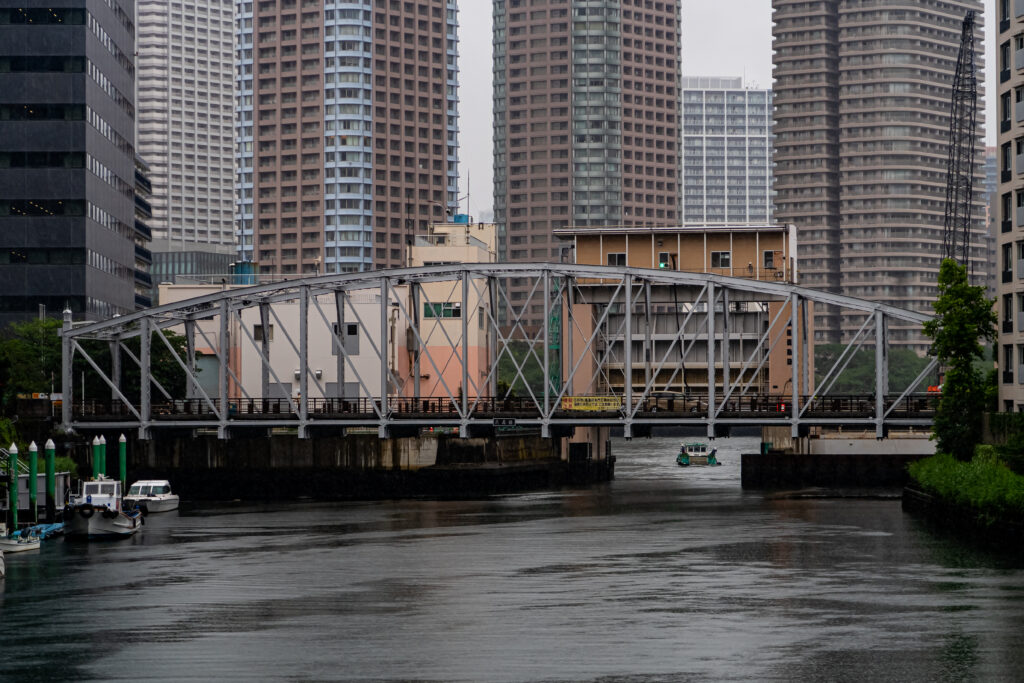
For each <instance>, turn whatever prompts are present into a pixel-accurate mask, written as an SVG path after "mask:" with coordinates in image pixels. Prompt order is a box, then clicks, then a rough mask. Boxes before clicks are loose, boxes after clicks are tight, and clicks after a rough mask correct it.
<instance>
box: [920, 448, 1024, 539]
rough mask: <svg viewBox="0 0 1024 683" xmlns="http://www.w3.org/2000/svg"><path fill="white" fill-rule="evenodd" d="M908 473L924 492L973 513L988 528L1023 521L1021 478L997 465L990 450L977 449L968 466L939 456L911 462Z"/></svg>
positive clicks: (1002, 465)
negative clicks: (1002, 522) (1002, 520)
mask: <svg viewBox="0 0 1024 683" xmlns="http://www.w3.org/2000/svg"><path fill="white" fill-rule="evenodd" d="M908 470H909V472H910V477H911V479H913V480H914V481H915V482H917V484H918V485H919V486H920V487H921V488H922V489H924V490H925V491H926V492H928V493H931V494H933V495H936V496H938V497H940V498H942V499H944V500H946V501H949V502H951V503H954V504H956V505H959V506H962V507H965V508H969V509H971V510H973V511H974V512H975V513H976V514H977V515H978V516H979V518H980V519H982V520H983V521H985V522H987V523H989V524H991V523H992V522H994V521H996V520H1000V519H1024V477H1022V476H1020V475H1019V474H1015V473H1014V472H1012V471H1010V469H1009V468H1008V467H1007V466H1006V465H1005V464H1003V463H1002V462H1000V460H999V458H998V456H997V455H996V452H995V449H993V448H992V447H991V446H979V447H978V453H977V455H975V456H974V458H973V459H972V460H971V461H969V462H964V461H961V460H958V459H956V458H954V457H953V456H952V455H950V454H948V453H942V454H939V455H934V456H932V457H930V458H925V459H924V460H918V461H916V462H913V463H911V464H910V466H909V467H908Z"/></svg>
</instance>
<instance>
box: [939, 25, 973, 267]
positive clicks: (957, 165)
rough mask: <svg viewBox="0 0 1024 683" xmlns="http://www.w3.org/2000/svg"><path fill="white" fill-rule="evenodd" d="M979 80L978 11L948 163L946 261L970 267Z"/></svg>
mask: <svg viewBox="0 0 1024 683" xmlns="http://www.w3.org/2000/svg"><path fill="white" fill-rule="evenodd" d="M977 114H978V76H977V70H976V67H975V63H974V11H973V10H972V11H969V12H967V15H966V16H965V17H964V22H963V28H962V29H961V31H960V53H959V54H958V55H957V59H956V74H955V75H954V77H953V97H952V104H951V107H950V112H949V158H948V160H947V162H946V220H945V225H944V230H943V234H942V258H943V259H947V258H948V259H953V260H954V261H956V262H957V263H959V264H961V265H967V264H968V258H969V255H970V246H971V202H972V199H973V195H974V156H975V144H976V141H975V135H976V130H977Z"/></svg>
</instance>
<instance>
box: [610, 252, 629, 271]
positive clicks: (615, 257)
mask: <svg viewBox="0 0 1024 683" xmlns="http://www.w3.org/2000/svg"><path fill="white" fill-rule="evenodd" d="M608 265H609V266H620V267H625V265H626V254H625V252H616V253H611V254H608Z"/></svg>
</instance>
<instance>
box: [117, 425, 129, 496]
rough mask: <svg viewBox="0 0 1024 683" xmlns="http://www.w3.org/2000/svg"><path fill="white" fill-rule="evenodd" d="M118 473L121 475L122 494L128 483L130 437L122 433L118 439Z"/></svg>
mask: <svg viewBox="0 0 1024 683" xmlns="http://www.w3.org/2000/svg"><path fill="white" fill-rule="evenodd" d="M117 473H118V474H119V475H121V494H122V495H123V494H124V492H125V488H124V487H125V486H127V485H128V439H126V438H124V434H122V435H121V436H120V437H119V438H118V439H117Z"/></svg>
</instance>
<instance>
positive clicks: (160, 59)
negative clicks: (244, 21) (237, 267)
mask: <svg viewBox="0 0 1024 683" xmlns="http://www.w3.org/2000/svg"><path fill="white" fill-rule="evenodd" d="M234 11H235V5H234V2H232V0H198V1H196V0H192V1H191V2H190V1H188V0H185V2H182V0H170V1H167V0H138V15H137V16H138V27H137V28H138V35H139V39H138V59H137V66H138V78H137V83H138V137H137V144H138V150H139V154H140V155H142V157H143V158H144V159H145V160H146V163H147V164H149V168H150V175H149V178H150V181H151V182H152V183H153V197H152V206H153V218H152V219H151V221H150V223H151V227H152V228H153V233H154V237H156V238H158V239H165V240H169V241H170V242H171V243H179V242H180V243H182V244H183V245H193V244H212V245H226V246H230V245H232V244H233V243H234V172H233V166H234V145H233V144H232V140H233V136H234V131H235V129H234V122H233V120H234V95H233V88H234V65H233V62H232V60H233V56H234V55H233V49H232V42H233V40H234V35H235V29H234Z"/></svg>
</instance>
